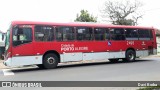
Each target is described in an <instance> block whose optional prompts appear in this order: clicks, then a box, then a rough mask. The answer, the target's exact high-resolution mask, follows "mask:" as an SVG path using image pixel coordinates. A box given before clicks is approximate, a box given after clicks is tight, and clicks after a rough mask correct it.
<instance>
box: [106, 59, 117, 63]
mask: <svg viewBox="0 0 160 90" xmlns="http://www.w3.org/2000/svg"><path fill="white" fill-rule="evenodd" d="M108 60H109V61H110V62H112V63H117V62H118V61H119V59H108Z"/></svg>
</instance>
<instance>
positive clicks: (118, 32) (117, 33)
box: [110, 28, 125, 40]
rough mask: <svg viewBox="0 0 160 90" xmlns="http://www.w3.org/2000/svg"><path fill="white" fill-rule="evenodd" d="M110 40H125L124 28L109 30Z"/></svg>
mask: <svg viewBox="0 0 160 90" xmlns="http://www.w3.org/2000/svg"><path fill="white" fill-rule="evenodd" d="M110 35H111V39H112V40H125V34H124V29H122V28H116V29H111V30H110Z"/></svg>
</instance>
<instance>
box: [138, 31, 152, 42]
mask: <svg viewBox="0 0 160 90" xmlns="http://www.w3.org/2000/svg"><path fill="white" fill-rule="evenodd" d="M138 34H139V40H150V33H149V30H143V29H139V30H138Z"/></svg>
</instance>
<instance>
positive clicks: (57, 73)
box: [0, 57, 160, 81]
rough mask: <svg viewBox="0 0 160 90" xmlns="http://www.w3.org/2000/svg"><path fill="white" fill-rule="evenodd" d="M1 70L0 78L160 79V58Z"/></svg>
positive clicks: (31, 79)
mask: <svg viewBox="0 0 160 90" xmlns="http://www.w3.org/2000/svg"><path fill="white" fill-rule="evenodd" d="M9 71H10V72H11V73H12V74H11V75H7V74H6V72H5V71H4V69H1V70H0V81H6V80H11V81H12V80H15V81H137V80H138V81H147V80H151V81H152V80H153V81H155V80H160V58H159V57H158V58H157V57H156V58H145V59H138V60H136V61H135V62H131V63H124V62H119V63H110V62H108V61H106V62H97V63H87V64H73V65H61V66H58V67H57V68H56V69H39V68H37V67H27V68H26V67H23V68H13V69H9Z"/></svg>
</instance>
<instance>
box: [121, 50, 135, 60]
mask: <svg viewBox="0 0 160 90" xmlns="http://www.w3.org/2000/svg"><path fill="white" fill-rule="evenodd" d="M135 58H136V52H135V51H133V50H127V52H126V57H125V58H124V59H123V61H124V62H134V61H135Z"/></svg>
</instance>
